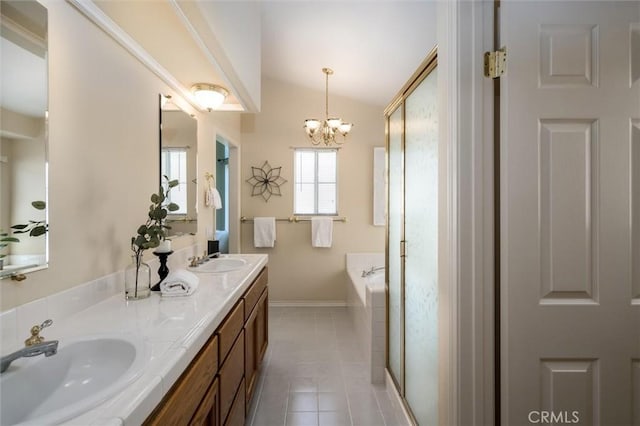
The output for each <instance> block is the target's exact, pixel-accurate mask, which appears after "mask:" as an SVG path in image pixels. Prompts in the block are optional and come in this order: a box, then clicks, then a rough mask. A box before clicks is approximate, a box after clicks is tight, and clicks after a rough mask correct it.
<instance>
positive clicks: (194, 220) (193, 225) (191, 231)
mask: <svg viewBox="0 0 640 426" xmlns="http://www.w3.org/2000/svg"><path fill="white" fill-rule="evenodd" d="M172 99H173V98H172V96H171V95H163V94H159V95H158V110H159V112H158V117H159V120H158V122H159V124H160V125H159V137H158V140H159V144H158V146H159V152H158V182H159V185H161V186H164V180H163V172H162V150H163V130H164V129H163V122H164V121H166V120H163V113H164V112H166V111H167V109H166V108H163V107H164V106H165V105H166V104H167V103H171V105H173V106H175V109H171V111H180V112H182V113H183V114H185V115H186V116H188V117H190V118H191V119H192V120H193V123H194V125H195V129H194V130H195V138H194V140H193V143H192V144H187V145H186V146H187V149H193V150H194V155H195V160H194V161H193V162H194V163H195V164H194V172H193V173H190V172H189V168H188V167H187V174H188V177H187V186H189V185H190V184H191V183H194V184H195V185H196V186H195V189H194V190H193V194H194V198H195V199H190V198H189V196H188V195H187V205H188V206H190V205H193V206H195V205H196V203H197V200H198V183H197V182H198V178H197V177H198V120H197V119H196V117H195V115H194V114H190V113H188V112H187V111H185V110H184V109H183V108H182V107H180V105H178V104H177V103H176V102H174V101H173V100H172ZM187 157H189V155H187ZM189 175H191V176H192V178H190V176H189ZM165 189H166V188H165ZM171 216H178V217H179V218H176V219H174V220H173V221H171V222H170V220H171V219H170V218H171ZM167 222H168V224H169V226H172V227H173V226H175V225H176V224H180V222H185V226H188V227H189V228H188V229H186V230H185V232H180V233H176V232H175V230H174V229H171V230H170V231H169V233H168V235H167V237H168V238H169V239H175V238H179V237H181V236H184V235H196V234H197V233H198V212H197V210H196V211H195V212H194V214H193V215H192V217H191V218H189V214H188V213H187V214H186V215H185V214H178V215H172V214H169V216H168V221H167ZM186 222H190V223H189V225H186Z"/></svg>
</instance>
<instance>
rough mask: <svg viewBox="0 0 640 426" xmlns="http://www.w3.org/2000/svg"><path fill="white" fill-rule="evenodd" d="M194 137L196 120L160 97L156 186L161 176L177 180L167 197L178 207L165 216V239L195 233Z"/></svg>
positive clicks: (195, 140)
mask: <svg viewBox="0 0 640 426" xmlns="http://www.w3.org/2000/svg"><path fill="white" fill-rule="evenodd" d="M197 133H198V124H197V120H196V119H195V118H194V117H193V116H191V115H190V114H188V113H187V112H185V111H184V110H182V109H181V108H180V107H179V106H178V105H177V103H176V102H174V100H173V99H172V98H171V97H170V96H163V95H160V182H161V183H163V176H167V177H168V178H169V180H178V186H176V187H174V188H172V189H171V192H170V194H169V196H170V201H171V202H173V203H176V204H177V205H178V206H179V207H180V208H179V209H178V210H177V211H175V212H172V213H170V214H169V215H168V216H167V224H168V225H169V226H170V227H171V229H170V230H169V236H179V235H185V234H193V235H195V234H196V233H197V231H198V220H197V219H198V212H197V207H196V205H197V190H198V185H197V182H198V180H197V176H198V175H197V147H198V134H197ZM165 189H166V188H165Z"/></svg>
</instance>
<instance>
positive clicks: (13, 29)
mask: <svg viewBox="0 0 640 426" xmlns="http://www.w3.org/2000/svg"><path fill="white" fill-rule="evenodd" d="M15 3H17V4H20V8H17V9H14V8H12V7H11V3H10V2H5V1H4V0H3V5H2V8H3V16H4V14H5V13H4V12H6V10H7V9H6V8H7V7H9V9H8V10H9V14H11V15H12V16H6V19H0V21H2V22H1V23H0V25H1V28H2V29H1V32H2V35H1V37H2V38H4V39H6V40H8V41H10V42H12V43H13V44H15V45H16V46H18V47H20V48H22V49H23V50H25V51H27V52H31V53H32V54H34V55H36V56H39V57H41V58H42V59H43V60H44V74H45V75H44V84H45V88H44V93H41V94H40V95H41V96H42V95H44V96H43V97H44V100H43V102H42V106H43V108H44V111H42V116H41V119H42V126H43V127H42V133H41V134H42V142H43V143H44V149H43V151H44V152H43V155H44V162H43V164H42V170H43V181H42V187H43V192H44V199H43V200H42V199H40V200H31V202H34V201H44V202H45V205H46V207H45V208H44V214H42V213H39V210H40V209H39V210H34V216H35V217H36V220H42V221H44V225H45V226H47V231H46V232H44V234H42V235H38V236H34V237H33V238H43V239H44V242H43V243H42V246H43V249H44V253H38V254H22V256H26V257H27V259H28V257H30V256H33V257H34V258H36V259H38V258H40V259H41V257H42V256H44V260H43V261H42V262H40V261H33V262H26V263H24V264H22V265H5V266H4V269H2V270H0V279H4V278H9V277H11V278H14V279H18V280H21V279H24V274H27V273H31V272H35V271H40V270H43V269H47V268H48V267H49V251H50V241H49V232H48V224H49V190H48V189H49V185H48V180H49V142H50V141H49V117H48V110H49V104H50V94H49V74H50V72H49V37H48V35H49V11H48V9H47V7H46V6H45V5H43V4H42V3H40V2H38V1H36V0H30V1H24V0H22V1H19V2H18V1H16V2H15ZM29 8H39V9H40V10H38V11H33V10H32V11H31V12H34V13H30V10H29ZM40 14H42V15H43V16H42V15H40ZM14 15H15V16H14ZM14 18H15V19H14ZM38 36H40V37H38ZM17 86H19V85H17ZM31 86H32V87H38V86H39V85H38V84H31ZM5 95H6V94H5ZM5 99H6V98H5ZM0 108H4V105H3V106H0ZM38 111H41V110H38ZM8 112H11V113H15V114H18V115H20V116H21V117H26V118H31V117H32V115H30V114H28V113H26V114H25V113H23V112H20V111H18V112H15V111H13V110H11V109H6V110H4V113H8ZM3 115H6V114H3ZM35 117H36V116H33V118H35ZM5 118H6V117H5ZM10 120H11V118H8V119H7V122H9V121H10ZM2 133H4V132H2ZM8 133H11V129H9V130H8ZM3 137H4V136H3ZM8 139H11V138H8ZM13 139H15V138H13ZM38 198H39V197H38ZM36 212H38V213H36ZM25 216H26V217H25V218H24V219H20V218H19V219H17V220H16V219H15V218H9V221H10V222H16V221H17V222H18V223H20V224H26V223H28V222H29V221H31V220H33V219H34V216H27V215H25ZM43 216H44V218H43V219H37V218H42V217H43ZM14 225H16V223H10V224H9V225H8V228H9V227H12V226H14ZM11 231H12V230H11V229H10V228H9V229H5V230H4V232H6V233H8V234H9V236H10V237H14V236H16V235H14V232H11ZM17 237H22V238H31V237H30V236H29V234H28V233H23V234H18V235H17ZM10 244H14V243H10ZM15 244H19V243H15ZM17 255H21V254H17ZM10 266H14V267H12V268H8V267H10Z"/></svg>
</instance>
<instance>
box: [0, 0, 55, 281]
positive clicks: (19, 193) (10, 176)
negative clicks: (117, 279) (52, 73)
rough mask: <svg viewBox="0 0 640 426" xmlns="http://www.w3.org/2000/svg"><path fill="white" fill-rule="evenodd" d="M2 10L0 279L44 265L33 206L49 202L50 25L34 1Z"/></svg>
mask: <svg viewBox="0 0 640 426" xmlns="http://www.w3.org/2000/svg"><path fill="white" fill-rule="evenodd" d="M0 6H1V7H0V52H2V54H1V55H0V61H1V67H2V72H1V73H0V92H1V93H2V96H0V233H1V234H2V236H1V237H0V242H1V243H2V244H1V245H0V255H2V263H3V270H1V271H0V278H1V277H5V276H10V275H12V274H14V273H24V272H29V271H32V270H37V269H42V268H44V267H46V266H47V262H48V233H47V232H46V223H47V209H46V203H45V202H44V201H42V202H37V203H35V204H34V202H33V200H47V189H46V182H47V109H48V106H47V105H48V87H47V86H48V74H47V67H48V61H47V56H48V52H47V49H48V46H47V38H48V34H47V26H48V24H47V9H46V8H45V7H43V6H42V5H41V4H40V3H38V2H37V1H30V0H19V1H13V0H2V3H1V5H0ZM36 205H37V207H36ZM34 207H36V210H34ZM15 224H25V226H24V227H23V228H20V227H21V226H22V225H18V226H19V227H18V228H16V227H15ZM15 240H18V241H15Z"/></svg>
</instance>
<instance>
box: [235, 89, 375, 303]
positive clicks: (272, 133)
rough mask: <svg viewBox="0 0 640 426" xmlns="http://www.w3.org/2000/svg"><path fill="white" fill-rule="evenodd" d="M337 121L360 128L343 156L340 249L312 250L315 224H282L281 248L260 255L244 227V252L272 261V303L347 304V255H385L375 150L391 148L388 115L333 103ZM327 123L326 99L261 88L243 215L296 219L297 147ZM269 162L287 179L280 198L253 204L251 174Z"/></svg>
mask: <svg viewBox="0 0 640 426" xmlns="http://www.w3.org/2000/svg"><path fill="white" fill-rule="evenodd" d="M329 102H330V103H329V105H330V113H332V114H335V115H337V116H340V117H342V118H343V119H345V120H348V121H350V122H353V123H354V124H355V125H354V128H353V130H352V134H351V135H350V136H349V141H348V142H347V143H346V144H345V145H344V146H343V148H342V149H340V151H339V154H338V168H339V170H338V188H339V189H338V191H339V195H338V213H339V215H340V216H346V217H347V218H348V222H347V223H341V222H334V229H333V230H334V233H333V247H332V248H330V249H324V248H312V247H311V236H310V235H311V224H310V222H301V223H289V222H277V241H276V247H274V248H269V249H264V248H261V249H256V248H254V247H253V228H252V224H251V223H248V222H247V223H244V224H242V225H241V232H242V251H243V252H246V253H252V252H260V253H267V254H269V268H270V269H269V275H270V276H269V285H270V297H271V300H273V301H289V302H291V301H306V302H318V301H340V302H344V301H345V298H346V294H347V293H346V287H345V285H346V283H347V279H348V278H347V275H346V272H345V254H346V253H350V252H382V251H384V238H385V237H384V227H375V226H373V225H372V223H373V208H372V203H373V147H375V146H384V118H383V108H382V107H377V106H371V105H366V104H363V103H360V102H356V101H354V100H350V99H347V98H341V97H338V96H333V95H331V96H330V99H329ZM311 117H316V118H320V119H321V118H323V117H324V92H316V91H312V90H309V89H306V88H302V87H298V86H291V85H288V84H285V83H282V82H278V81H275V80H271V79H263V81H262V112H260V113H258V114H245V115H243V116H242V167H241V178H242V185H241V188H242V215H243V216H246V217H249V218H252V217H255V216H275V217H279V218H286V217H289V216H291V215H292V213H293V173H292V171H293V150H292V149H291V147H292V146H296V147H298V146H299V147H308V146H310V143H309V142H308V140H307V138H306V136H305V133H304V131H303V129H302V124H303V122H304V120H305V119H306V118H311ZM265 160H267V161H269V164H270V165H271V166H272V167H278V166H282V176H283V177H284V178H285V179H287V183H285V184H284V185H283V186H282V187H281V191H282V196H281V197H277V196H274V197H271V199H270V200H269V202H267V203H265V202H264V200H263V199H262V197H251V185H249V184H248V183H246V182H244V181H245V180H246V179H248V178H249V177H251V166H261V165H262V164H263V163H264V161H265Z"/></svg>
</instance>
